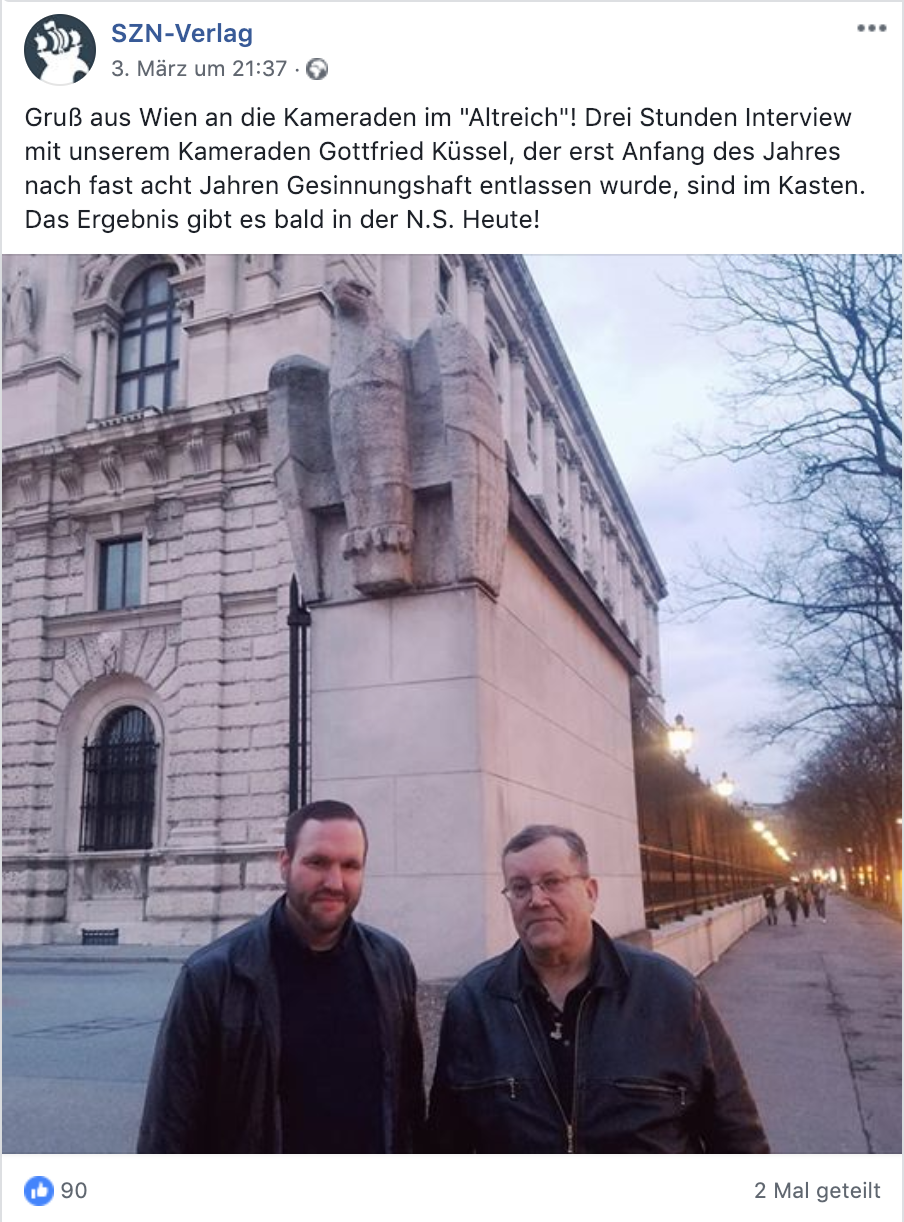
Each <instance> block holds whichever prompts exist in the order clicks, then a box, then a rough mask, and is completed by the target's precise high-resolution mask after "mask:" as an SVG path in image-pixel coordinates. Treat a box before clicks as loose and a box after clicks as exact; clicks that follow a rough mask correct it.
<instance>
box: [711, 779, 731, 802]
mask: <svg viewBox="0 0 904 1222" xmlns="http://www.w3.org/2000/svg"><path fill="white" fill-rule="evenodd" d="M713 789H714V790H715V791H716V793H717V794H718V795H719V797H720V798H725V800H726V801H728V799H729V798H730V797H731V795H732V794H733V793H734V791H735V783H734V781H733V780H732V779H731V777H730V776H729V775H728V773H727V772H723V773H722V775H721V776H720V777H719V779H718V781H716V783H715V785H713Z"/></svg>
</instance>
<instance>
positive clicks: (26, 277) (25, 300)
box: [3, 267, 37, 344]
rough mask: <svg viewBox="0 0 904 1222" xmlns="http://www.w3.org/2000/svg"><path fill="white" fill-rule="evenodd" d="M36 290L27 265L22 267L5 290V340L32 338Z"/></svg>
mask: <svg viewBox="0 0 904 1222" xmlns="http://www.w3.org/2000/svg"><path fill="white" fill-rule="evenodd" d="M36 304H37V303H36V299H35V290H34V288H33V287H32V283H31V276H30V274H29V271H28V268H27V267H20V268H19V270H18V271H17V272H16V275H15V277H14V279H13V282H12V284H11V285H10V286H9V288H8V289H4V290H3V341H4V343H6V344H13V343H16V341H17V340H23V339H25V340H29V339H31V337H32V335H33V333H34V328H35V317H36Z"/></svg>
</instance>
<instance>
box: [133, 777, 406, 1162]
mask: <svg viewBox="0 0 904 1222" xmlns="http://www.w3.org/2000/svg"><path fill="white" fill-rule="evenodd" d="M366 856H367V832H366V830H365V828H364V824H363V822H362V821H361V819H360V817H359V816H358V815H357V813H356V812H355V811H354V810H353V809H352V807H351V806H347V805H346V804H345V803H344V802H333V801H320V802H312V803H310V804H309V805H307V806H305V807H302V809H301V810H298V811H295V812H294V813H293V814H292V815H290V816H289V819H288V821H287V823H286V835H285V848H284V849H283V850H282V852H281V853H280V861H279V865H280V872H281V874H282V879H283V883H284V884H285V889H286V891H285V895H284V896H282V897H281V898H280V899H279V900H277V902H276V903H275V904H274V905H273V907H272V908H270V909H269V911H267V912H265V913H264V914H263V916H260V917H257V918H256V919H255V920H253V921H249V922H248V923H247V924H245V925H242V926H241V927H240V928H238V929H236V930H233V932H232V933H229V934H226V935H225V937H222V938H219V939H218V940H217V941H216V942H213V943H212V944H211V945H210V946H207V947H205V948H204V949H203V950H200V951H198V952H197V953H196V954H194V955H192V957H191V958H190V959H189V960H188V961H187V963H186V964H185V966H184V968H183V969H182V974H181V975H180V977H179V980H178V981H177V983H176V987H175V989H174V991H173V996H172V998H171V1000H170V1004H169V1008H168V1009H167V1012H166V1015H165V1017H164V1020H163V1025H162V1027H161V1030H160V1035H159V1037H158V1040H157V1048H156V1051H155V1054H154V1062H153V1065H152V1068H151V1075H150V1080H149V1083H148V1090H147V1096H146V1099H145V1108H144V1116H143V1118H142V1122H141V1131H140V1135H139V1140H138V1152H139V1153H140V1154H231V1153H234V1154H292V1153H328V1154H329V1153H332V1154H340V1153H344V1154H392V1153H406V1152H410V1151H411V1150H412V1149H413V1148H414V1146H415V1143H416V1142H417V1141H418V1139H419V1133H420V1129H421V1125H422V1123H423V1112H424V1097H423V1082H422V1059H423V1058H422V1051H421V1039H420V1033H419V1031H418V1023H417V1011H416V1005H415V1003H416V991H417V981H416V978H415V974H414V968H413V967H412V964H411V960H410V959H409V957H408V953H407V951H406V950H405V948H404V947H403V946H401V945H400V943H398V942H396V941H395V939H393V938H391V937H389V935H388V934H385V933H382V932H380V931H379V930H376V929H372V928H370V927H369V926H366V925H359V924H358V923H357V922H356V921H354V920H352V912H353V911H354V909H355V907H356V906H357V903H358V900H359V899H360V896H361V889H362V884H363V875H364V865H365V859H366Z"/></svg>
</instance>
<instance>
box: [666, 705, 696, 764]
mask: <svg viewBox="0 0 904 1222" xmlns="http://www.w3.org/2000/svg"><path fill="white" fill-rule="evenodd" d="M668 736H669V750H670V751H671V753H672V755H677V756H678V757H679V758H680V759H684V757H685V756H686V755H687V753H688V751H690V749H691V747H693V745H694V731H693V728H692V727H691V726H689V725H686V724H685V721H684V718H683V717H682V716H681V714H680V713H676V715H675V724H674V725H673V726H669V729H668Z"/></svg>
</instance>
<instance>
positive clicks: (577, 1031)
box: [568, 992, 590, 1154]
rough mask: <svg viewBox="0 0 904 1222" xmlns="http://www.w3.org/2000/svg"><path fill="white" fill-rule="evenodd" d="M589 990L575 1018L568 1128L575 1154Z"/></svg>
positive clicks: (569, 1141)
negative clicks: (580, 1050)
mask: <svg viewBox="0 0 904 1222" xmlns="http://www.w3.org/2000/svg"><path fill="white" fill-rule="evenodd" d="M589 996H590V994H589V992H588V993H585V994H584V996H583V997H582V998H581V1004H580V1005H579V1006H578V1012H577V1017H576V1018H575V1020H574V1081H573V1082H572V1084H571V1125H570V1126H569V1130H568V1153H569V1154H574V1133H575V1129H576V1127H577V1123H576V1122H577V1115H578V1046H579V1044H580V1040H581V1015H582V1014H583V1012H584V1006H585V1004H586V1002H587V998H588V997H589Z"/></svg>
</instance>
